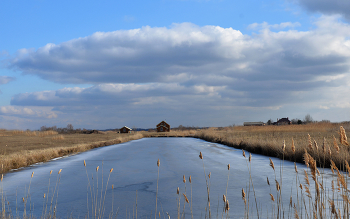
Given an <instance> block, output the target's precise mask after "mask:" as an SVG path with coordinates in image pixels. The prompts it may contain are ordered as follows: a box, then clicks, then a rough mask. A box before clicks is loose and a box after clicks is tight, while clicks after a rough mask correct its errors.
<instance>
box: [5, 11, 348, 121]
mask: <svg viewBox="0 0 350 219" xmlns="http://www.w3.org/2000/svg"><path fill="white" fill-rule="evenodd" d="M297 25H300V24H298V23H281V24H271V25H270V24H268V23H262V24H253V25H251V28H256V30H258V31H257V33H254V34H253V35H252V36H249V35H244V34H242V33H241V32H240V31H238V30H234V29H232V28H222V27H218V26H204V27H199V26H196V25H194V24H190V23H182V24H174V25H173V26H171V27H170V28H165V27H163V28H158V27H154V28H153V27H148V26H146V27H142V28H140V29H133V30H123V31H114V32H106V33H102V32H98V33H95V34H93V35H91V36H88V37H84V38H78V39H74V40H71V41H68V42H64V43H61V44H58V45H55V44H47V45H46V46H44V47H41V48H39V49H37V50H27V49H22V50H20V51H19V52H18V53H17V54H16V55H15V56H14V57H13V58H11V59H10V60H8V66H9V68H14V69H18V70H20V71H22V72H23V73H25V74H33V75H37V76H39V77H41V78H44V79H46V80H50V81H53V82H58V83H70V84H72V83H81V84H93V85H92V86H90V87H88V88H81V87H67V88H64V89H60V90H51V91H41V92H32V93H21V94H17V95H15V96H13V98H12V100H11V105H13V106H18V107H27V106H32V107H34V106H40V107H51V109H52V112H54V113H56V115H58V116H59V115H63V114H66V115H68V114H69V115H70V116H72V117H74V118H75V119H77V118H80V119H81V120H83V118H82V117H83V116H84V117H86V116H87V115H88V116H87V117H88V118H95V119H96V121H94V123H92V124H97V123H99V124H102V123H104V122H106V123H107V122H110V121H105V119H104V118H105V117H106V115H108V116H107V117H108V118H115V119H116V120H118V121H125V119H126V118H129V119H131V118H130V115H132V117H133V118H132V119H133V120H135V121H139V120H142V118H152V117H154V118H157V119H158V118H159V119H164V117H166V116H168V118H169V116H170V115H171V118H174V119H175V120H176V119H177V120H180V117H186V118H182V119H184V120H186V121H190V120H194V121H199V120H201V118H199V116H204V117H205V118H206V119H205V121H206V122H208V123H210V121H209V120H215V119H216V120H218V118H219V117H223V116H227V118H230V114H231V113H233V112H236V113H241V115H245V114H248V112H250V115H247V116H251V113H252V112H254V111H255V110H257V109H260V110H263V111H266V112H268V111H271V110H273V111H284V112H287V110H286V109H288V110H290V113H294V112H295V111H297V108H296V106H303V107H304V108H305V109H308V108H307V107H308V104H309V105H313V106H315V108H317V109H319V110H331V109H334V108H338V109H348V108H347V107H350V104H348V103H347V102H346V101H345V102H344V101H342V102H341V101H338V100H336V99H335V97H334V96H330V94H329V91H334V92H339V91H342V92H350V90H349V87H350V86H349V85H350V84H349V81H350V80H349V78H350V74H349V67H350V40H349V39H350V26H349V25H348V24H346V23H342V22H339V21H338V17H337V16H322V17H321V18H319V19H318V20H316V21H315V23H314V25H315V28H313V29H311V30H309V31H297V30H294V29H293V28H294V27H296V26H297ZM337 98H338V96H337ZM58 112H59V114H57V113H58ZM198 112H201V113H200V114H198ZM309 112H311V111H309ZM253 114H254V113H253ZM73 115H74V116H73ZM101 115H103V117H102V116H101ZM290 115H291V114H290ZM282 116H286V115H281V116H279V117H282ZM287 116H288V115H287ZM302 116H304V115H302ZM290 117H292V116H290ZM97 118H98V119H97ZM300 118H301V117H300ZM243 119H244V118H241V120H240V121H244V120H243ZM222 122H225V121H222ZM226 122H227V121H226ZM135 123H136V122H135ZM203 125H205V124H203ZM129 126H130V125H129Z"/></svg>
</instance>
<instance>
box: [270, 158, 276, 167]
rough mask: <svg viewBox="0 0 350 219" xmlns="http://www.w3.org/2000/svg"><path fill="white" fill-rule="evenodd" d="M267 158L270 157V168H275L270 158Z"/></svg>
mask: <svg viewBox="0 0 350 219" xmlns="http://www.w3.org/2000/svg"><path fill="white" fill-rule="evenodd" d="M269 159H270V167H272V169H273V170H275V165H274V163H273V161H272V160H271V158H269Z"/></svg>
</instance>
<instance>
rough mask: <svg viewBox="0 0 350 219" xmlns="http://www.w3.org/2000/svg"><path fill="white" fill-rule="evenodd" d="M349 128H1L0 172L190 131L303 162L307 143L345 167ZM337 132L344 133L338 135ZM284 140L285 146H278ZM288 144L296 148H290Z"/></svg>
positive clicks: (316, 154)
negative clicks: (124, 130) (62, 130)
mask: <svg viewBox="0 0 350 219" xmlns="http://www.w3.org/2000/svg"><path fill="white" fill-rule="evenodd" d="M340 127H342V128H343V130H344V134H343V135H341V132H340ZM349 129H350V123H310V124H305V125H285V126H272V125H271V126H235V127H222V128H207V129H188V130H171V131H170V132H164V133H157V132H154V131H149V132H146V131H141V132H133V133H130V134H120V133H117V132H114V131H106V132H102V131H99V132H97V133H92V134H80V133H75V134H59V133H57V132H55V131H21V130H5V129H0V161H1V165H2V167H1V173H6V172H8V171H9V170H11V169H17V168H19V167H25V166H28V165H31V164H34V163H38V162H45V161H48V160H50V159H53V158H56V157H61V156H65V155H69V154H72V153H78V152H83V151H87V150H90V149H92V148H97V147H103V146H106V145H113V144H118V143H123V142H127V141H130V140H135V139H140V138H144V137H146V138H147V137H194V138H200V139H203V140H206V141H209V142H215V143H220V144H224V145H227V146H231V147H235V148H238V149H244V150H247V151H249V152H252V153H256V154H262V155H266V156H269V157H277V158H281V159H285V160H290V161H295V162H300V163H303V162H304V158H303V157H304V153H305V149H306V150H307V151H308V153H310V154H311V155H312V156H313V157H315V159H317V160H319V162H318V163H317V165H318V166H324V167H326V168H329V167H330V160H333V161H334V163H335V165H336V166H337V167H338V168H341V169H344V165H343V164H344V161H345V160H347V159H348V158H349V157H350V154H349V150H348V146H347V145H346V144H347V143H344V142H347V139H346V130H349ZM342 137H343V138H344V137H345V139H344V140H341V139H342ZM284 145H285V146H286V147H285V150H284V151H283V150H282V147H283V146H284ZM292 145H294V148H295V149H294V150H295V151H294V152H293V151H292ZM316 148H317V150H316ZM321 158H322V159H321Z"/></svg>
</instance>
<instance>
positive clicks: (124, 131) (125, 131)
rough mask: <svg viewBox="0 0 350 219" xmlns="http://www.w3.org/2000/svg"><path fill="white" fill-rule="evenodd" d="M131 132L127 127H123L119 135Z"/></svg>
mask: <svg viewBox="0 0 350 219" xmlns="http://www.w3.org/2000/svg"><path fill="white" fill-rule="evenodd" d="M131 131H132V129H131V128H129V127H127V126H124V127H123V128H121V129H119V133H129V132H131Z"/></svg>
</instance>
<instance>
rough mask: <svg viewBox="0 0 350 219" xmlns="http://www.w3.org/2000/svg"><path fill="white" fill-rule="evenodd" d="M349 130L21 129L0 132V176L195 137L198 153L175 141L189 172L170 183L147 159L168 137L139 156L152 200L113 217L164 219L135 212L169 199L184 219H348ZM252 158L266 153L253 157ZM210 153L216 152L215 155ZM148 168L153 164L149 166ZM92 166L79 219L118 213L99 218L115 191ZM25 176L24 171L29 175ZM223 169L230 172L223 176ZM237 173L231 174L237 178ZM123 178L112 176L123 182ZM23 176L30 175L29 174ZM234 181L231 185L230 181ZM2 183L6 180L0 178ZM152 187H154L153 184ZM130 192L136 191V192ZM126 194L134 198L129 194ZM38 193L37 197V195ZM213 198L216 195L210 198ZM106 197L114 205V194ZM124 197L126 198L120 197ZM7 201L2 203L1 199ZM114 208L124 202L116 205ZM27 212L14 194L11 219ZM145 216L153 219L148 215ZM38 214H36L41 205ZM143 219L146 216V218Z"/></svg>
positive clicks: (332, 126)
mask: <svg viewBox="0 0 350 219" xmlns="http://www.w3.org/2000/svg"><path fill="white" fill-rule="evenodd" d="M349 128H350V127H349V124H348V123H343V124H333V123H312V124H307V125H289V126H262V127H242V126H237V127H224V128H208V129H200V130H195V129H191V130H182V131H179V130H178V131H171V132H169V133H156V132H136V133H132V134H118V133H115V132H111V131H109V132H98V133H94V134H64V135H60V134H58V133H56V132H52V131H47V132H29V131H28V132H25V131H18V130H1V132H0V139H1V141H0V151H1V164H2V171H3V173H6V172H8V171H9V170H10V169H15V168H18V167H23V166H28V165H31V164H33V163H38V162H44V161H48V160H50V159H52V158H54V157H60V156H65V155H69V154H72V153H78V152H82V151H87V150H90V149H95V148H96V149H97V148H99V147H103V146H107V145H115V144H119V143H123V142H128V141H130V140H135V139H141V138H149V139H151V138H156V137H192V139H194V138H200V139H202V140H205V141H204V142H208V143H204V145H207V147H206V148H202V146H201V145H203V143H201V144H200V145H199V147H197V146H193V147H192V146H191V144H192V143H188V142H187V143H186V141H184V142H183V143H180V144H181V145H182V144H184V145H185V146H184V145H182V146H181V148H182V149H181V150H180V149H179V151H177V152H176V153H177V154H178V155H177V156H176V157H177V158H178V160H174V161H175V162H176V163H177V164H179V163H182V162H189V161H191V162H195V163H194V165H195V166H194V167H193V170H192V169H191V170H192V172H190V173H189V172H188V171H189V169H188V168H186V165H185V167H184V168H183V169H181V170H177V172H178V173H177V175H176V176H173V177H175V178H174V179H173V180H170V181H171V182H167V183H164V182H163V183H162V177H163V176H164V175H165V178H166V179H167V180H169V176H168V175H167V174H172V175H173V174H174V170H172V169H171V170H169V171H170V172H169V173H164V169H161V168H160V167H159V165H158V162H157V165H158V167H157V165H156V164H155V163H156V160H155V158H156V157H157V156H155V155H156V154H157V148H158V149H159V151H162V150H161V149H162V147H163V146H162V145H165V146H167V148H169V150H173V149H172V148H174V147H175V146H170V147H169V144H171V142H173V140H171V138H167V139H168V140H167V141H168V143H162V144H161V145H160V146H156V148H154V149H152V152H151V155H152V156H155V157H153V159H154V161H151V160H150V159H151V158H150V157H149V158H147V162H148V163H150V164H145V165H144V166H147V165H150V166H151V170H148V171H149V172H150V173H152V175H151V176H149V174H147V172H148V171H145V174H146V175H147V177H149V178H153V181H154V182H153V183H151V184H150V185H152V186H146V187H152V191H153V192H154V195H155V194H156V195H155V197H153V196H152V195H151V196H149V193H147V194H148V195H147V196H145V197H143V198H142V197H141V194H142V193H139V195H140V196H139V199H137V192H136V199H135V197H133V198H131V200H133V202H129V205H128V206H124V207H123V209H122V210H123V212H124V211H125V208H126V209H129V210H126V211H125V214H123V216H121V215H120V213H119V216H118V218H119V217H122V218H127V216H129V218H137V211H138V210H137V206H138V205H139V216H140V214H141V212H143V213H144V214H143V217H140V218H147V217H153V216H154V217H155V218H157V217H158V216H159V218H168V216H167V214H166V212H164V211H163V210H159V209H158V211H157V212H158V214H156V215H155V210H154V206H152V207H151V209H152V210H150V209H149V208H147V207H145V208H143V209H142V208H140V206H141V205H142V202H143V203H145V202H146V203H148V202H149V201H152V202H154V201H155V203H156V207H155V209H157V201H158V200H159V201H161V200H163V204H164V205H166V204H165V202H164V200H168V199H174V200H176V202H174V203H173V202H171V203H172V204H170V205H171V206H173V209H172V210H171V212H170V213H171V215H172V218H174V217H175V218H176V217H177V218H185V216H186V217H188V218H189V217H191V218H193V215H195V216H194V217H195V218H224V217H225V218H236V217H238V218H349V206H350V201H349V198H348V192H349V191H348V188H347V185H348V181H349V179H350V178H349V176H348V172H349V170H350V166H349V164H348V159H349V150H348V146H349V144H348V141H347V136H346V131H347V130H349ZM210 142H213V143H214V144H211V143H210ZM130 143H132V142H130ZM155 144H159V143H155ZM216 144H218V145H216ZM122 145H123V144H122ZM186 145H188V146H186ZM220 145H227V146H229V147H228V148H230V147H234V148H235V149H233V151H231V150H227V149H225V147H222V146H220ZM186 148H188V149H186ZM218 148H220V149H219V152H217V150H218ZM124 149H125V151H126V152H128V153H130V151H131V150H130V149H128V148H127V147H125V146H124ZM237 149H243V150H237ZM107 150H110V149H107ZM182 151H187V152H189V151H191V153H189V154H188V158H186V160H187V161H182V160H181V159H180V158H179V157H181V153H186V152H182ZM202 151H205V153H204V158H203V155H202ZM215 151H216V152H215ZM198 152H199V153H198ZM214 152H215V153H214ZM138 153H140V156H141V158H142V157H144V156H142V155H143V154H142V152H138ZM212 153H213V154H212ZM226 153H227V155H230V154H231V153H234V154H235V155H234V156H237V154H239V155H238V157H235V158H234V160H240V164H238V163H237V164H233V163H231V162H232V160H231V161H230V160H226V159H228V158H227V157H226V155H225V154H226ZM250 153H252V154H253V156H251V154H250ZM254 153H255V154H261V155H266V156H260V155H254ZM163 154H164V155H162V156H163V157H162V159H161V164H163V165H164V162H165V165H166V168H169V166H168V165H167V161H166V159H167V158H166V157H167V156H169V153H167V152H163ZM215 154H216V155H215ZM217 154H220V156H219V155H217ZM198 155H199V156H198ZM91 156H92V155H91ZM232 156H233V155H232ZM257 156H258V158H257ZM73 157H74V156H73ZM132 157H133V155H130V158H129V159H128V162H131V163H130V165H135V164H133V161H132ZM192 157H193V158H192ZM252 157H253V158H252ZM269 157H271V158H272V159H270V160H269ZM273 157H275V158H273ZM123 158H124V157H123ZM277 158H279V159H277ZM82 159H83V158H80V160H82ZM84 159H85V158H84ZM179 159H180V160H179ZM256 159H258V160H256ZM140 160H141V159H140ZM218 160H220V163H221V164H220V165H219V164H218ZM93 161H94V160H93ZM289 161H291V162H289ZM94 162H96V161H94ZM198 162H200V163H198ZM225 162H226V163H228V164H229V163H231V165H235V166H234V167H233V170H232V167H231V171H230V166H227V164H224V163H225ZM255 162H257V163H255ZM49 163H51V162H49ZM87 163H88V164H90V163H91V162H90V161H88V162H87ZM293 163H294V164H293ZM106 164H107V162H106ZM136 164H137V162H136ZM80 165H81V168H80V169H81V171H82V173H84V172H85V171H87V170H86V169H85V171H84V166H85V160H84V166H83V165H82V164H80ZM94 165H95V166H96V165H99V164H98V163H96V164H94ZM153 165H154V167H152V166H153ZM169 165H170V164H169ZM73 166H74V165H73ZM95 166H93V167H91V166H89V168H90V170H89V171H87V172H91V174H92V173H93V169H94V168H96V170H95V171H96V177H93V178H92V179H90V180H95V181H96V180H97V182H96V183H98V179H99V178H100V177H101V179H100V180H102V184H101V186H102V187H101V188H99V189H98V187H91V184H90V181H89V177H87V178H86V180H85V181H86V183H87V182H89V183H88V184H87V187H89V186H90V191H89V190H88V192H87V195H88V196H90V195H91V199H90V202H89V199H88V200H86V203H87V205H90V206H91V207H90V208H89V207H88V208H87V212H88V214H87V215H85V218H86V217H87V218H114V217H117V215H118V213H116V209H114V210H113V207H112V210H110V209H108V211H106V212H107V214H108V215H105V214H104V213H105V210H104V200H105V197H106V194H107V195H111V193H110V192H116V191H117V190H115V191H114V189H113V185H112V190H110V189H111V188H109V187H110V186H111V185H107V184H108V180H109V177H110V175H111V174H112V171H113V169H111V170H110V171H109V173H110V174H109V175H108V174H107V173H106V174H105V176H104V177H107V176H108V180H107V178H105V179H104V180H105V181H104V183H103V172H102V176H101V175H99V174H98V166H97V167H95ZM102 166H103V163H102ZM187 166H188V165H187ZM221 166H222V167H221ZM134 167H135V168H134V169H138V167H137V166H134ZM161 167H162V166H161ZM163 167H164V166H163ZM91 168H92V169H91ZM105 168H107V165H106V166H105ZM139 168H140V167H139ZM157 168H158V177H157V175H156V174H155V173H157ZM298 168H299V169H298ZM195 169H196V170H195ZM217 169H220V171H219V172H216V171H218V170H217ZM225 169H226V173H225ZM159 170H161V174H160V182H159V183H160V188H159V189H160V191H159V192H161V194H159V195H160V196H159V198H157V197H158V179H159ZM203 170H204V175H203ZM298 170H299V171H298ZM25 171H27V172H28V171H31V170H25ZM121 171H124V172H125V171H126V170H119V172H121ZM130 171H131V172H132V171H135V170H131V169H130ZM130 171H127V172H125V176H128V173H129V172H130ZM162 171H163V172H162ZM19 172H22V171H19ZM87 172H86V173H87ZM106 172H107V171H106ZM182 172H183V173H182ZM185 172H186V173H185ZM194 172H196V174H197V172H198V173H200V172H201V175H203V176H202V178H200V177H199V176H197V175H195V174H194ZM230 172H231V174H232V175H231V176H230ZM238 172H239V176H237V173H238ZM211 173H212V174H213V175H212V178H211V177H210V175H211ZM162 174H163V175H162ZM182 174H183V177H182ZM191 174H192V176H193V177H195V178H194V179H195V182H196V183H197V184H194V185H193V186H195V187H198V188H202V189H201V190H202V191H201V192H200V194H198V192H197V193H195V194H193V196H192V182H191V179H189V178H188V177H189V175H191ZM10 175H11V174H10ZM185 175H186V177H185ZM218 175H219V181H218V182H215V179H218V178H213V176H215V177H218ZM50 176H51V172H50ZM123 176H124V175H123ZM123 176H119V177H121V178H123ZM6 177H7V176H6V175H5V178H6ZM59 177H60V178H58V176H57V181H58V179H60V180H61V176H60V171H59ZM237 177H238V178H237ZM31 178H33V174H32V177H31ZM31 178H30V176H29V177H28V179H30V182H28V184H29V188H30V186H32V189H33V188H34V187H35V184H36V183H35V181H33V182H32V180H31ZM177 178H178V179H177ZM225 178H226V179H225ZM263 178H265V179H263ZM237 179H238V181H235V182H232V181H231V180H237ZM6 180H10V179H6ZM128 180H129V182H132V181H133V179H128ZM163 180H164V179H163ZM226 180H227V181H226ZM10 181H11V180H10ZM148 181H151V179H149V180H148ZM181 181H183V184H181ZM186 181H187V184H186ZM263 181H264V182H263ZM282 181H283V183H282ZM5 182H6V181H5ZM58 182H60V181H58ZM106 182H107V184H106ZM226 182H227V184H226ZM7 183H9V182H8V181H7ZM31 183H32V185H31ZM143 183H146V182H143ZM143 183H141V184H140V185H142V186H144V184H143ZM188 183H189V184H188ZM220 183H221V184H220ZM238 183H241V184H239V188H238V187H237V185H238ZM10 184H11V183H10ZM56 184H57V182H56ZM58 184H59V183H58ZM63 184H64V183H63V182H62V185H63ZM104 184H106V185H104ZM164 184H165V185H167V186H165V188H164ZM97 185H98V184H97ZM131 185H133V184H131ZM155 185H157V186H156V187H155ZM170 185H171V186H170ZM186 185H187V189H186ZM254 185H255V187H254ZM104 186H105V188H104ZM162 186H163V187H162ZM176 186H178V187H179V188H180V191H179V192H177V193H176V191H175V190H176ZM49 187H50V186H49ZM170 187H171V188H170ZM172 187H174V188H172ZM225 187H226V191H225ZM61 188H62V187H61ZM123 188H124V187H123ZM3 189H6V188H5V185H3V187H2V191H3ZM55 189H56V188H55ZM62 189H63V188H62ZM124 189H125V188H124ZM190 189H191V190H190ZM85 190H86V189H85ZM135 190H136V191H137V189H135ZM25 191H27V192H24V193H25V194H27V195H26V196H24V197H22V199H23V203H25V204H27V201H28V202H29V198H31V197H32V195H31V194H30V193H29V189H28V188H27V190H25ZM107 191H108V192H107ZM123 191H124V190H123ZM166 191H171V192H170V193H171V194H172V195H171V197H170V198H169V197H168V198H167V197H166V196H165V197H164V196H162V195H164V193H166ZM12 192H13V191H12ZM100 192H101V193H100ZM124 192H125V191H124ZM133 192H135V191H133ZM68 193H69V192H68ZM232 193H234V194H232ZM3 194H4V193H2V195H3ZM99 194H100V195H99ZM103 194H104V195H103ZM112 194H114V193H112ZM145 194H146V193H145ZM57 195H58V192H57ZM124 195H125V194H124ZM133 195H135V194H134V193H133ZM237 195H238V196H237ZM40 196H42V194H41V195H40ZM220 196H221V198H218V197H220ZM192 197H194V198H197V200H196V201H197V203H201V204H200V207H198V206H196V204H194V207H195V209H196V210H195V212H193V211H192ZM44 198H45V195H44ZM199 199H200V200H201V201H200V202H199V201H198V200H199ZM33 200H34V196H33ZM52 200H54V199H52ZM102 200H103V201H102ZM112 200H115V199H114V195H113V199H112ZM124 200H126V199H125V197H124ZM135 200H136V203H135ZM137 200H138V202H137ZM203 200H204V202H203ZM7 203H8V204H9V202H7ZM101 203H103V204H101ZM113 203H117V201H112V206H113ZM121 203H124V201H123V202H121ZM137 203H138V204H137ZM186 203H187V204H188V206H187V207H186V210H185V206H186ZM56 204H57V199H56ZM109 204H110V203H109ZM43 205H45V204H43ZM47 205H48V203H47V202H46V206H47ZM61 205H64V204H61ZM80 205H81V203H80ZM106 205H107V204H106ZM27 207H28V210H29V209H31V207H30V204H28V206H26V205H24V206H22V210H20V208H21V206H19V208H18V209H19V210H18V211H19V212H20V214H17V190H16V214H15V215H16V216H15V217H20V218H22V217H28V215H26V216H25V213H26V209H27ZM51 207H52V201H51ZM135 207H136V208H135ZM158 207H159V206H158ZM6 209H10V207H9V206H6V198H5V199H4V198H2V210H3V215H2V216H3V217H4V216H6V215H11V214H9V212H8V211H7V210H6ZM131 209H132V210H131ZM219 209H220V210H219ZM230 209H231V210H230ZM243 209H244V210H243ZM237 210H239V211H240V212H234V211H237ZM10 211H11V210H10ZM23 211H24V213H23ZM45 211H46V209H45ZM152 211H153V216H151V215H152ZM12 212H14V209H13V210H12ZM42 212H44V207H43V211H42ZM52 212H53V211H50V213H48V215H46V214H44V217H45V218H47V217H49V218H52V217H56V215H55V214H54V213H52ZM101 212H103V213H101ZM27 213H28V212H27ZM147 214H149V215H148V216H146V215H147ZM13 215H14V214H12V216H9V217H14V216H13ZM29 215H30V214H29ZM96 215H97V216H96ZM32 216H34V217H35V218H40V214H39V215H32ZM81 216H82V215H80V217H81ZM41 217H42V216H41ZM77 217H79V216H77Z"/></svg>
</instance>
